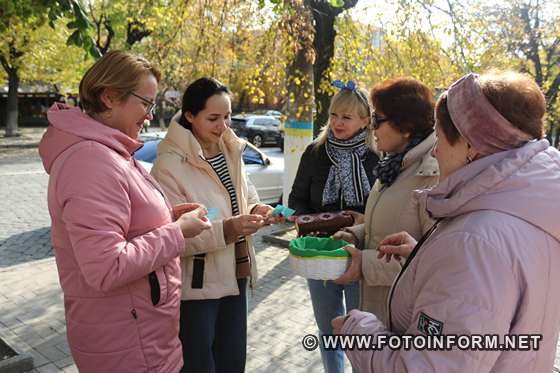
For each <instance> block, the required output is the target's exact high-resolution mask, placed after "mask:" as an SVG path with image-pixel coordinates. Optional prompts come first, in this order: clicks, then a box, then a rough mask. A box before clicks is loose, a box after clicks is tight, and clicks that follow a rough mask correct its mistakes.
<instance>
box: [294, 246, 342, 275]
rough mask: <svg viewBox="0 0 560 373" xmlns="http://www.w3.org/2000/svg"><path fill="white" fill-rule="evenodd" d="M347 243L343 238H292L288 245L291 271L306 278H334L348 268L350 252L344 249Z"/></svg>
mask: <svg viewBox="0 0 560 373" xmlns="http://www.w3.org/2000/svg"><path fill="white" fill-rule="evenodd" d="M348 245H350V244H349V243H348V242H346V241H343V240H334V239H332V238H321V237H309V236H308V237H300V238H297V239H295V240H292V241H290V247H289V250H290V256H289V262H290V266H291V267H292V271H293V272H294V273H296V274H298V275H300V276H302V277H305V278H308V279H314V280H334V279H336V278H338V277H340V276H341V275H342V274H343V273H344V272H346V268H348V265H349V263H350V254H348V252H347V251H346V250H344V247H345V246H348Z"/></svg>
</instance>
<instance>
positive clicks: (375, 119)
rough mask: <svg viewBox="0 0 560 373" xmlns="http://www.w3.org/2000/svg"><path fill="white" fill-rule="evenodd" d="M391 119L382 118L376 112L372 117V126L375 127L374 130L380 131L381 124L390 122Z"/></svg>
mask: <svg viewBox="0 0 560 373" xmlns="http://www.w3.org/2000/svg"><path fill="white" fill-rule="evenodd" d="M389 120H390V119H389V118H387V117H382V116H380V115H377V113H376V112H374V113H373V114H372V115H371V126H372V127H373V129H374V130H376V129H379V127H380V126H381V123H383V122H388V121H389Z"/></svg>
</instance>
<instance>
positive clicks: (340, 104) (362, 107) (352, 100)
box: [313, 88, 375, 149]
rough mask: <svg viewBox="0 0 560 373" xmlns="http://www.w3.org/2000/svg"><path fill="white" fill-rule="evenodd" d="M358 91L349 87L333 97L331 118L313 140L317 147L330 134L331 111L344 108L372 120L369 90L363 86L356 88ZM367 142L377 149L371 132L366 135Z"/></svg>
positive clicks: (325, 140)
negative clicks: (362, 87)
mask: <svg viewBox="0 0 560 373" xmlns="http://www.w3.org/2000/svg"><path fill="white" fill-rule="evenodd" d="M356 91H359V93H358V92H354V91H351V90H349V89H341V90H340V91H339V92H338V93H336V94H335V95H334V96H333V97H332V98H331V103H330V105H329V119H328V120H327V124H325V125H324V126H323V127H322V128H321V132H320V133H319V135H318V136H317V138H316V139H315V140H314V141H313V143H314V146H315V147H316V148H318V147H319V146H321V145H323V144H324V143H326V142H327V137H328V136H329V128H330V125H331V123H330V122H331V120H330V113H331V112H333V111H335V110H339V109H342V110H347V111H349V112H355V113H357V114H358V116H359V117H360V118H365V117H369V120H371V111H372V109H371V104H370V101H369V97H368V94H367V91H366V90H364V89H361V88H356ZM366 143H367V145H368V146H369V147H370V148H371V149H375V147H374V141H373V136H372V135H371V134H368V136H367V137H366Z"/></svg>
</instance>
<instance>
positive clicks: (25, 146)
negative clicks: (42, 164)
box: [0, 143, 39, 149]
mask: <svg viewBox="0 0 560 373" xmlns="http://www.w3.org/2000/svg"><path fill="white" fill-rule="evenodd" d="M38 147H39V143H32V144H5V145H1V144H0V149H32V148H38Z"/></svg>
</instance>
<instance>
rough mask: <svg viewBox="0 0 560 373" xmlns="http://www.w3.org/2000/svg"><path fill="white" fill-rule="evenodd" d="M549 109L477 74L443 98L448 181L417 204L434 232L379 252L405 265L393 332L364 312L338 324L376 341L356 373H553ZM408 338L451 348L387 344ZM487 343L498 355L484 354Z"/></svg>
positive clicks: (440, 128)
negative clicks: (490, 342) (546, 125)
mask: <svg viewBox="0 0 560 373" xmlns="http://www.w3.org/2000/svg"><path fill="white" fill-rule="evenodd" d="M545 107H546V103H545V99H544V96H543V94H542V92H541V91H540V89H539V87H538V86H537V85H536V84H535V83H534V82H533V81H532V80H531V79H530V78H528V77H526V76H524V75H521V74H518V73H513V72H507V73H489V74H485V75H481V76H478V75H476V74H469V75H467V76H465V77H463V78H461V79H460V80H458V81H457V82H455V83H454V84H453V85H452V86H451V87H450V88H449V89H448V90H447V92H445V93H444V94H443V95H442V96H441V97H440V99H439V101H438V103H437V105H436V133H437V137H438V140H437V143H436V145H435V147H434V149H433V154H434V156H435V157H436V158H437V160H438V163H439V167H440V173H441V176H440V182H439V184H438V185H437V186H436V187H434V188H432V189H431V190H424V191H419V192H418V195H417V197H418V200H419V202H420V204H421V205H422V206H423V208H425V209H426V210H427V212H428V213H429V214H430V216H431V217H432V218H433V219H435V220H436V223H435V225H434V226H433V227H432V229H431V230H430V231H429V232H428V233H427V234H425V235H424V236H423V237H422V239H421V240H420V241H419V242H418V243H417V242H416V241H415V240H414V239H412V237H410V236H409V235H408V234H407V233H405V232H401V233H397V234H395V235H391V236H388V237H386V238H385V239H384V240H382V241H381V243H380V248H379V250H380V251H381V252H384V253H385V254H386V255H387V256H389V257H390V256H391V255H400V256H407V257H408V258H407V260H406V263H405V264H404V266H403V268H402V271H401V272H400V274H399V276H398V277H397V279H396V281H395V283H394V284H393V287H392V289H391V292H390V295H389V300H388V302H389V322H388V325H384V324H383V323H381V322H380V321H379V320H378V319H377V317H376V316H375V315H372V314H369V313H364V312H360V311H357V310H354V311H351V312H350V313H349V314H348V315H346V316H345V317H340V318H337V319H334V320H333V327H334V330H335V333H339V334H368V335H370V336H372V339H373V341H372V343H376V344H378V346H379V348H378V349H377V350H373V349H366V350H360V351H358V350H352V351H350V350H349V351H346V354H347V356H348V358H349V359H350V361H351V362H352V365H353V366H354V368H355V369H356V370H357V371H359V372H477V373H480V372H509V373H511V372H520V373H521V372H523V373H525V372H550V371H551V370H552V366H553V363H554V358H555V351H556V344H557V340H558V331H559V328H560V294H559V293H558V292H556V291H553V287H554V285H555V284H558V283H559V282H560V271H559V270H558V268H560V221H559V219H558V217H557V216H558V211H560V202H559V201H558V196H559V195H560V152H558V150H556V149H554V148H553V147H551V146H550V145H549V143H548V141H547V140H544V139H542V137H543V122H542V119H543V116H544V114H545ZM404 335H411V337H414V338H417V339H416V340H420V339H419V338H418V336H426V337H427V338H440V340H443V341H445V342H446V343H450V345H449V346H447V347H450V348H448V349H441V348H439V349H433V350H428V349H419V348H417V346H413V347H412V348H410V349H403V348H401V349H393V350H391V349H389V348H388V346H382V345H381V344H380V343H381V342H382V341H384V339H385V338H390V337H392V336H400V337H401V340H402V337H403V336H404ZM459 335H467V336H469V337H468V339H466V338H463V339H462V342H464V343H466V345H465V344H463V347H465V346H466V347H467V348H459V346H458V343H456V341H455V342H453V339H454V338H457V337H456V336H459ZM485 335H493V336H496V337H489V338H490V340H491V338H497V341H498V345H496V346H492V345H485V344H484V340H487V339H486V338H487V337H484V336H485ZM481 336H482V337H481ZM511 336H515V337H511ZM518 336H522V337H518ZM523 336H524V337H523ZM512 339H517V341H518V342H519V341H524V342H526V343H522V344H518V345H517V347H521V348H522V349H523V350H520V349H507V348H504V347H505V346H500V343H504V342H506V341H509V342H511V340H512ZM477 341H482V342H481V343H477ZM469 344H470V346H469ZM488 347H494V348H488ZM513 347H515V346H513Z"/></svg>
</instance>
